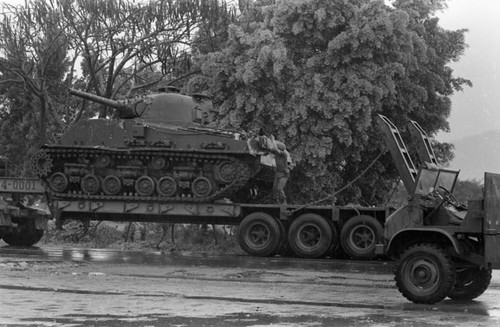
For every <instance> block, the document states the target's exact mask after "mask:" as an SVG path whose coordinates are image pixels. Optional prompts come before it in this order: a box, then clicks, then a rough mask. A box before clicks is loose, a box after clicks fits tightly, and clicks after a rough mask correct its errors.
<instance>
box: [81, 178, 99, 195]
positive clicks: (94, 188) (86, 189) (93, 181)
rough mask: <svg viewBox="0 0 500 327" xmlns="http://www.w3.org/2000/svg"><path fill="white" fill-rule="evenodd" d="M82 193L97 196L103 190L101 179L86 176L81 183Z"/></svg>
mask: <svg viewBox="0 0 500 327" xmlns="http://www.w3.org/2000/svg"><path fill="white" fill-rule="evenodd" d="M80 187H81V189H82V192H83V193H85V194H96V193H97V192H99V189H100V188H101V181H100V180H99V177H97V176H96V175H94V174H88V175H85V177H83V178H82V181H81V182H80Z"/></svg>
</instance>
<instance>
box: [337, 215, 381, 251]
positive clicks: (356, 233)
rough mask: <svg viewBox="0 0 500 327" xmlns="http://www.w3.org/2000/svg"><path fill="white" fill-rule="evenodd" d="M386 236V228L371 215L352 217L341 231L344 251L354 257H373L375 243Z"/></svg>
mask: <svg viewBox="0 0 500 327" xmlns="http://www.w3.org/2000/svg"><path fill="white" fill-rule="evenodd" d="M383 237H384V230H383V228H382V225H381V224H380V223H379V222H378V220H377V219H375V218H373V217H370V216H364V215H361V216H356V217H352V218H350V219H349V220H348V221H347V222H346V223H345V224H344V226H343V227H342V230H341V232H340V243H341V244H342V249H343V250H344V252H345V253H346V254H347V255H348V256H349V257H351V258H353V259H373V258H374V257H375V245H376V244H377V243H378V242H379V241H380V240H382V239H383Z"/></svg>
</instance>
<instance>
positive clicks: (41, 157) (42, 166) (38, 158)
mask: <svg viewBox="0 0 500 327" xmlns="http://www.w3.org/2000/svg"><path fill="white" fill-rule="evenodd" d="M53 167H54V164H53V161H52V158H51V156H50V155H49V153H48V152H47V151H45V150H39V151H37V152H36V153H34V154H33V155H32V156H31V157H30V168H31V171H32V172H33V173H34V174H35V175H37V176H39V177H46V176H48V175H49V173H50V172H51V171H52V168H53Z"/></svg>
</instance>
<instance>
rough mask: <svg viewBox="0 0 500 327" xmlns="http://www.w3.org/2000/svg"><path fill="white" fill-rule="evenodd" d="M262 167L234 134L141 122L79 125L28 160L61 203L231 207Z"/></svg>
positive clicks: (247, 145) (248, 145)
mask: <svg viewBox="0 0 500 327" xmlns="http://www.w3.org/2000/svg"><path fill="white" fill-rule="evenodd" d="M260 167H261V164H260V157H259V156H258V155H256V153H255V149H253V148H252V145H251V143H250V142H249V141H243V140H239V139H237V137H235V135H234V133H229V132H224V131H219V130H214V129H208V128H200V127H184V126H176V125H172V124H165V123H162V122H157V121H144V120H139V119H133V120H106V119H92V120H88V121H82V122H80V123H78V124H76V125H75V126H73V127H72V128H71V129H70V130H69V131H68V132H67V133H66V134H64V135H63V136H62V137H61V138H60V141H59V142H58V144H55V145H45V146H43V147H42V149H41V150H40V151H39V152H38V153H37V154H35V156H34V157H33V158H32V170H33V171H34V172H35V173H36V174H37V175H38V177H40V178H41V179H42V181H43V183H44V184H45V186H46V189H47V192H48V193H49V195H51V196H52V197H55V198H58V199H89V200H120V201H124V200H125V201H126V200H131V201H137V200H141V201H159V202H169V201H188V202H189V201H194V202H207V201H216V200H218V199H223V198H227V199H230V200H231V199H232V197H233V195H234V194H236V193H237V192H238V190H240V189H241V188H243V187H244V186H245V185H247V184H248V183H249V181H251V179H252V178H253V177H255V176H256V175H257V174H258V172H259V170H260Z"/></svg>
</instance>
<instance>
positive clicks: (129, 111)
mask: <svg viewBox="0 0 500 327" xmlns="http://www.w3.org/2000/svg"><path fill="white" fill-rule="evenodd" d="M69 94H71V95H75V96H77V97H79V98H83V99H86V100H89V101H92V102H97V103H100V104H103V105H105V106H107V107H110V108H114V109H116V110H117V112H118V113H117V114H118V116H120V117H122V118H134V117H137V116H138V115H137V113H136V111H135V108H134V107H135V106H134V104H133V103H130V102H129V101H126V100H112V99H108V98H105V97H101V96H99V95H95V94H92V93H87V92H84V91H80V90H77V89H72V88H70V89H69Z"/></svg>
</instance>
